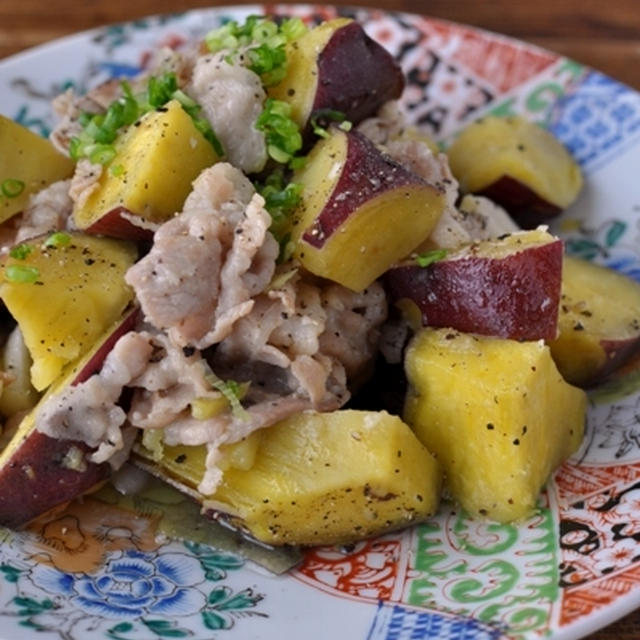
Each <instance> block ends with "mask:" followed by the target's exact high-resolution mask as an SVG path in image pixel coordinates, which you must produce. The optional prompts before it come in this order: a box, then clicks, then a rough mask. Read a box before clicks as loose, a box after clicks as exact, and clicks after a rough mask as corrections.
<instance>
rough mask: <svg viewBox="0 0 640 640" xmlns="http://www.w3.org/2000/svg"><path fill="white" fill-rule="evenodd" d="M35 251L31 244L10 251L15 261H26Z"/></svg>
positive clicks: (24, 244) (20, 245) (23, 244)
mask: <svg viewBox="0 0 640 640" xmlns="http://www.w3.org/2000/svg"><path fill="white" fill-rule="evenodd" d="M32 251H33V247H32V246H31V245H30V244H26V243H24V242H23V243H22V244H19V245H17V246H15V247H12V249H11V251H9V255H10V256H11V257H12V258H14V259H15V260H26V259H27V256H28V255H29V254H30V253H31V252H32Z"/></svg>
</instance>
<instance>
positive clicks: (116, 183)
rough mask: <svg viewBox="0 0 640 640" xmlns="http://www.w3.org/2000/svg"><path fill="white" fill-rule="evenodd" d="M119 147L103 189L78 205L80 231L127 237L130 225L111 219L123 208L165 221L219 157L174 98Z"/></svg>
mask: <svg viewBox="0 0 640 640" xmlns="http://www.w3.org/2000/svg"><path fill="white" fill-rule="evenodd" d="M116 151H117V153H116V156H115V158H114V159H113V160H112V161H111V163H110V164H109V165H108V166H106V167H105V168H104V170H103V172H102V175H101V176H100V186H99V188H98V189H96V191H94V192H93V193H92V194H91V195H90V196H89V197H88V198H87V199H86V201H85V202H84V203H82V205H81V206H76V207H75V208H74V211H73V220H74V222H75V224H76V226H77V227H78V228H79V229H86V230H88V231H89V232H93V233H108V234H109V235H118V236H123V235H124V236H127V232H126V231H125V233H118V228H119V226H125V228H126V223H121V222H119V219H117V220H115V221H114V220H109V219H108V218H109V216H116V215H117V214H118V212H119V211H120V210H125V211H127V212H130V213H132V214H134V215H136V216H140V217H141V218H144V219H145V220H149V221H151V222H163V221H164V220H167V219H168V218H170V217H171V216H173V215H174V214H175V213H176V212H178V211H180V210H181V209H182V205H183V203H184V201H185V199H186V197H187V195H188V194H189V192H190V191H191V183H192V181H193V180H194V179H195V178H196V177H197V176H198V174H199V173H200V172H201V171H202V170H203V169H205V168H207V167H209V166H211V165H212V164H214V163H215V162H216V161H217V160H218V156H217V155H216V152H215V151H214V149H213V147H212V146H211V143H209V142H208V141H207V140H206V139H205V138H204V136H203V135H202V134H201V133H200V132H199V131H198V130H197V129H196V127H195V126H194V124H193V121H192V120H191V117H190V116H189V115H188V114H187V113H186V112H185V111H184V109H183V108H182V107H181V106H180V103H178V102H177V101H175V100H172V101H170V102H169V103H167V105H166V107H163V108H162V109H158V110H156V111H151V112H149V113H147V114H145V115H144V116H143V117H142V118H141V119H140V121H139V123H136V124H134V125H132V126H130V127H129V129H128V130H127V131H126V132H125V133H123V134H122V136H121V137H120V138H119V139H118V140H117V141H116ZM105 217H106V219H105ZM105 225H106V227H105Z"/></svg>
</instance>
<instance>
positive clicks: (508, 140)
mask: <svg viewBox="0 0 640 640" xmlns="http://www.w3.org/2000/svg"><path fill="white" fill-rule="evenodd" d="M448 156H449V163H450V165H451V171H452V172H453V175H454V176H455V177H456V178H457V179H458V180H459V181H460V187H461V189H462V190H463V191H465V192H470V193H474V194H477V195H484V196H487V197H488V198H490V199H491V200H493V201H494V202H497V203H498V204H499V205H501V206H503V207H504V208H505V209H506V210H507V211H508V212H509V213H510V214H511V216H512V217H513V218H514V219H515V220H516V222H518V223H519V224H520V226H522V227H523V228H527V229H531V228H534V227H537V226H538V225H539V224H544V223H545V221H548V219H549V218H552V217H554V216H556V215H558V214H559V213H560V212H561V211H563V210H564V209H566V208H567V207H568V206H569V205H570V204H571V203H572V202H573V201H574V200H575V199H576V198H577V196H578V193H579V192H580V190H581V188H582V183H583V179H582V173H581V171H580V167H579V166H578V165H577V164H576V162H575V161H574V160H573V158H572V157H571V155H570V154H569V152H568V151H567V150H566V149H565V148H564V147H563V146H562V144H561V143H560V142H559V141H558V140H556V139H555V138H554V137H553V135H552V134H551V133H549V132H548V131H547V130H545V129H543V128H542V127H540V126H538V125H537V124H534V123H532V122H529V121H528V120H525V119H524V118H523V117H521V116H512V117H507V118H499V117H496V116H488V117H486V118H482V119H480V120H478V121H477V122H474V123H473V124H471V125H469V126H468V127H467V128H466V129H464V130H463V131H462V133H461V134H460V135H459V136H458V138H457V139H456V140H455V141H454V143H453V144H452V145H451V147H450V148H449V150H448Z"/></svg>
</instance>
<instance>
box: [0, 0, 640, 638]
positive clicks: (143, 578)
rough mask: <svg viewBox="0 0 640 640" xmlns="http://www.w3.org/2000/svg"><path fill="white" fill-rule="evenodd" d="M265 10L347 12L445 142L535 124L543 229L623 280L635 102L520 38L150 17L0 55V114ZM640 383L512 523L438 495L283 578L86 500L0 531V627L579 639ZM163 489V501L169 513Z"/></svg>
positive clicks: (398, 18)
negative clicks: (334, 20)
mask: <svg viewBox="0 0 640 640" xmlns="http://www.w3.org/2000/svg"><path fill="white" fill-rule="evenodd" d="M265 10H267V11H269V12H278V13H289V14H291V13H295V14H297V15H300V16H303V17H312V18H314V19H326V18H330V17H334V16H335V15H336V14H337V13H340V14H345V15H348V16H352V17H354V18H356V19H358V20H359V21H361V22H362V23H363V24H364V26H365V28H366V30H367V31H368V33H369V34H370V35H372V36H373V37H374V38H375V39H376V40H378V41H379V42H381V43H382V44H383V45H384V46H386V47H387V48H388V49H389V50H390V51H391V52H392V53H393V54H394V55H395V56H397V58H398V59H399V60H400V61H401V63H402V65H403V67H404V70H405V72H406V74H407V78H408V88H407V90H406V92H405V94H404V98H403V102H402V105H403V107H404V109H406V111H407V112H408V113H409V114H410V117H411V119H412V120H413V121H415V122H416V123H418V124H420V125H422V126H424V127H426V128H427V129H428V130H429V131H430V132H431V133H432V134H433V135H434V136H435V137H436V138H438V139H439V140H441V141H442V142H443V143H445V144H446V142H447V140H448V139H450V138H451V136H452V135H454V134H455V132H456V131H457V130H458V129H460V127H462V126H463V125H464V124H465V123H467V122H469V121H470V120H472V119H475V118H478V117H479V116H481V115H483V114H487V113H500V114H509V113H520V114H523V115H525V116H526V117H527V118H529V119H531V120H533V121H535V122H538V123H541V124H544V125H545V126H548V127H549V128H550V129H551V130H552V131H553V132H554V133H555V135H556V136H558V137H559V138H560V140H562V141H563V142H564V143H565V144H566V146H567V147H568V148H569V149H570V150H571V151H572V153H573V154H574V155H575V157H576V158H577V160H578V161H579V163H580V164H581V166H582V168H583V171H584V173H585V176H586V184H587V186H586V188H585V190H584V193H583V194H582V196H581V198H580V199H579V201H578V202H577V203H576V204H575V205H574V206H573V207H572V208H571V210H569V211H567V212H565V214H563V216H562V217H561V218H560V219H559V220H558V221H557V223H555V226H554V229H553V230H554V231H556V232H557V233H558V234H560V235H561V236H562V237H563V238H565V240H566V246H567V250H568V251H569V252H571V253H573V254H578V255H580V256H582V257H586V258H588V259H591V260H596V261H600V262H603V263H606V264H608V265H610V266H613V267H614V268H616V269H619V270H621V271H623V272H624V273H627V274H629V275H631V276H633V277H636V278H638V279H640V243H639V240H640V237H639V234H640V229H639V227H638V219H639V214H640V195H639V194H638V191H637V188H636V185H637V167H638V166H640V95H638V94H637V93H635V92H634V91H632V90H630V89H628V88H627V87H625V86H623V85H621V84H619V83H618V82H616V81H615V80H612V79H610V78H608V77H606V76H604V75H602V74H601V73H598V72H595V71H592V70H589V69H587V68H585V67H583V66H581V65H580V64H578V63H576V62H574V61H572V60H568V59H566V58H562V57H559V56H557V55H554V54H553V53H549V52H547V51H543V50H540V49H537V48H534V47H531V46H529V45H526V44H523V43H520V42H517V41H514V40H510V39H507V38H504V37H501V36H498V35H494V34H489V33H485V32H481V31H478V30H475V29H472V28H469V27H465V26H461V25H457V24H452V23H446V22H441V21H438V20H432V19H429V18H426V17H419V16H415V15H407V14H402V13H384V12H381V11H374V10H366V9H357V10H355V9H354V10H348V9H339V10H338V9H335V8H331V7H317V6H316V7H311V6H282V7H274V6H271V7H270V8H268V9H265V7H262V6H252V7H242V8H239V7H235V8H234V7H227V8H218V9H211V10H202V11H193V12H189V13H185V14H179V15H171V16H165V17H156V18H149V19H146V20H140V21H137V22H132V23H128V24H122V25H115V26H110V27H106V28H104V29H99V30H95V31H91V32H88V33H83V34H80V35H77V36H74V37H71V38H66V39H64V40H61V41H57V42H54V43H51V44H48V45H45V46H43V47H40V48H37V49H35V50H32V51H29V52H27V53H24V54H21V55H18V56H15V57H13V58H9V59H7V60H4V61H2V62H0V96H1V98H0V111H1V112H2V113H3V114H5V115H7V116H10V117H12V118H14V119H16V120H18V121H19V122H21V123H23V124H24V125H26V126H28V127H30V128H32V129H33V130H35V131H37V132H39V133H42V134H46V133H47V132H48V130H49V129H50V127H51V126H52V123H53V120H52V114H51V111H50V99H51V98H52V97H53V96H54V95H56V94H58V93H59V92H61V91H63V90H64V89H65V88H67V87H69V86H73V87H75V88H76V89H77V90H78V91H83V90H85V89H86V88H87V87H89V86H91V85H94V84H96V83H98V82H100V81H102V80H105V79H107V78H109V77H112V76H122V75H132V74H135V73H137V72H138V71H139V69H140V68H141V66H142V65H143V64H144V62H145V59H146V58H147V56H148V55H149V52H150V50H151V49H153V48H154V47H156V46H157V45H159V44H169V45H171V44H176V43H179V42H181V41H183V40H184V39H187V38H192V37H196V36H198V35H202V34H203V33H204V32H205V31H207V30H208V29H210V28H212V27H214V26H217V25H219V24H220V22H221V21H223V20H226V19H229V18H235V19H242V18H243V17H245V16H247V15H249V14H252V13H263V12H264V11H265ZM638 389H640V383H638V382H637V381H636V379H635V378H634V374H633V372H630V373H629V374H627V375H626V376H624V377H622V378H620V379H619V380H617V381H616V383H614V384H610V385H609V386H608V387H607V388H605V389H600V390H598V391H597V392H595V393H592V394H591V395H590V402H591V407H590V411H589V419H588V427H587V436H586V438H585V440H584V443H583V446H582V447H581V449H580V451H579V452H578V453H577V454H576V456H575V457H574V458H572V459H571V460H570V461H569V462H568V463H567V464H565V465H564V466H563V467H562V468H561V469H560V470H559V471H558V472H557V473H556V474H555V477H554V478H553V479H552V481H551V482H550V483H549V485H548V488H547V490H546V491H545V492H544V494H543V495H542V496H541V498H540V505H539V506H540V508H539V510H538V512H537V514H536V515H535V516H534V517H532V518H531V519H530V520H528V521H527V522H525V523H523V524H521V525H520V526H513V525H497V524H491V523H486V522H478V521H472V520H469V519H467V518H465V517H464V516H463V515H462V514H460V513H459V512H457V511H456V510H455V509H454V508H452V507H450V506H447V505H446V504H445V505H444V506H443V508H442V509H441V511H440V515H439V516H438V517H437V518H434V519H433V520H431V521H430V522H428V523H426V524H422V525H420V526H417V527H415V528H413V529H411V530H406V531H404V532H402V533H395V534H391V535H388V536H385V537H383V538H380V539H377V540H370V541H366V542H362V543H360V544H357V545H355V547H354V548H352V549H350V550H348V551H347V550H344V549H333V548H318V549H313V550H310V551H307V552H306V553H305V554H304V557H303V560H302V562H301V563H300V564H299V565H298V566H297V567H296V568H295V569H293V570H291V571H289V572H288V573H286V574H284V575H271V574H269V573H266V572H265V571H263V570H261V569H259V568H258V567H257V565H254V564H253V563H251V562H248V561H246V560H244V559H243V557H242V556H240V555H237V554H235V553H233V552H231V551H229V550H220V549H216V548H213V547H212V546H209V545H205V544H202V543H199V542H181V541H178V540H174V539H172V538H171V537H170V536H166V535H159V528H158V523H159V520H160V519H161V516H160V515H159V514H158V511H157V510H154V509H150V508H143V507H141V505H140V504H137V503H135V501H134V502H132V503H130V504H123V503H122V502H117V501H114V500H112V499H110V498H109V496H108V495H105V494H99V495H98V496H92V497H88V498H86V499H85V500H84V501H82V502H81V503H74V504H72V505H70V506H68V507H67V508H65V509H64V510H58V511H56V512H55V513H53V514H50V515H48V516H47V517H46V518H45V519H41V520H39V521H38V522H36V523H34V524H33V525H32V526H30V527H29V528H28V529H27V530H26V531H22V532H19V533H17V532H11V531H8V530H0V638H2V639H3V640H9V639H11V640H17V639H18V638H32V637H34V635H35V632H36V631H37V632H38V634H37V635H38V637H40V638H52V639H54V638H61V639H65V640H96V639H98V638H100V639H111V640H138V639H139V640H153V639H159V638H193V639H197V640H204V639H205V638H207V639H210V638H219V639H220V640H222V639H227V638H228V639H229V640H233V639H242V640H249V639H251V638H255V639H258V638H259V639H260V640H282V639H283V638H305V640H322V639H326V638H348V639H349V640H409V639H412V640H419V639H421V638H430V639H440V640H462V639H469V640H470V639H473V640H489V639H492V640H493V639H495V640H498V639H502V638H504V639H505V640H506V639H510V640H516V639H517V640H533V639H536V638H542V637H550V636H551V637H553V638H557V639H558V640H572V639H577V638H581V637H584V636H585V635H587V634H588V633H590V632H592V631H594V630H595V629H596V628H598V627H601V626H604V625H606V624H608V623H610V622H612V621H613V620H615V619H616V618H619V617H621V616H623V615H625V614H626V613H628V612H629V611H631V610H633V609H634V608H636V607H638V606H640V533H638V532H639V531H640V420H639V419H638V415H639V411H640V392H639V391H638ZM167 502H171V500H165V507H166V509H167V510H169V511H170V510H171V509H172V505H171V504H166V503H167Z"/></svg>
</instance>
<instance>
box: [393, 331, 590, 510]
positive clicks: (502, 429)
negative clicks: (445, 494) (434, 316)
mask: <svg viewBox="0 0 640 640" xmlns="http://www.w3.org/2000/svg"><path fill="white" fill-rule="evenodd" d="M405 366H406V372H407V378H408V380H409V385H410V387H409V392H408V394H407V398H406V403H405V412H404V418H405V420H406V422H407V423H408V424H410V425H411V426H412V427H413V429H414V430H415V433H416V435H417V436H418V438H419V440H420V441H421V442H422V443H423V444H424V445H425V446H426V447H427V448H428V449H429V450H430V451H431V452H432V453H433V454H434V455H435V457H436V458H437V459H438V461H439V462H440V463H441V464H442V466H443V469H444V474H445V483H446V485H447V487H448V488H449V490H450V492H451V494H452V496H453V497H454V499H455V500H456V501H457V502H458V503H459V504H460V505H461V506H462V507H463V508H464V509H465V510H466V511H467V512H468V513H469V514H471V515H472V516H480V517H487V518H490V519H493V520H497V521H499V522H509V521H517V520H521V519H523V518H525V517H527V516H529V515H530V514H531V513H532V512H533V510H534V508H535V505H536V501H537V497H538V494H539V492H540V490H541V489H542V487H543V486H544V484H545V483H546V481H547V479H548V478H549V476H550V474H551V473H552V471H553V470H554V469H555V468H556V467H557V466H558V465H559V464H560V463H561V462H562V461H564V460H565V459H566V458H567V457H568V456H569V455H570V454H571V453H572V452H574V451H575V450H576V449H577V447H578V446H579V444H580V442H581V439H582V436H583V429H584V420H585V411H586V396H585V394H584V392H583V391H582V390H580V389H577V388H575V387H572V386H570V385H569V384H567V383H566V382H565V381H564V380H563V379H562V377H561V376H560V374H559V373H558V371H557V369H556V367H555V364H554V362H553V360H552V358H551V355H550V353H549V349H548V347H547V346H545V345H544V343H543V342H542V341H537V342H518V341H514V340H506V339H499V338H490V337H481V336H476V335H470V334H462V333H458V332H455V331H453V330H450V329H439V330H434V329H423V330H421V331H420V332H418V333H417V334H416V335H415V336H414V338H413V340H412V342H411V343H410V345H409V348H408V351H407V355H406V361H405Z"/></svg>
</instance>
